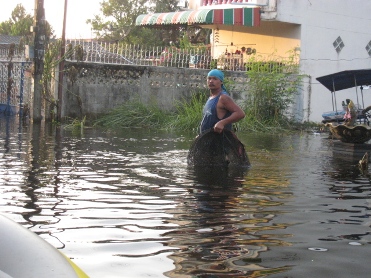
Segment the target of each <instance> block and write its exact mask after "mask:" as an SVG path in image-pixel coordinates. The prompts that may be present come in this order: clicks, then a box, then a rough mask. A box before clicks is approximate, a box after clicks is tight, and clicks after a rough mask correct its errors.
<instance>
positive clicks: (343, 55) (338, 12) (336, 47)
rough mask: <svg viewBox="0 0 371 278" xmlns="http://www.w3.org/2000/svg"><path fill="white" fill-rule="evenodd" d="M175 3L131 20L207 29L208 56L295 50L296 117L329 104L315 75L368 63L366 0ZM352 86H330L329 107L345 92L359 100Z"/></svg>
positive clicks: (312, 115) (317, 115)
mask: <svg viewBox="0 0 371 278" xmlns="http://www.w3.org/2000/svg"><path fill="white" fill-rule="evenodd" d="M180 5H181V11H180V12H179V13H163V14H154V15H143V16H140V17H138V19H137V23H136V24H137V25H163V24H183V25H184V24H186V25H198V26H200V27H202V28H208V29H212V35H211V39H210V42H211V50H212V55H213V57H214V58H218V57H219V56H221V55H228V54H230V55H233V54H235V53H238V54H240V53H242V54H243V55H242V59H247V58H248V57H247V56H248V55H251V54H256V55H260V56H267V57H268V56H270V55H272V54H274V55H277V56H281V57H287V56H288V55H289V54H288V53H289V52H292V51H293V50H296V51H299V57H300V69H301V73H302V74H305V75H306V76H307V78H305V79H304V84H303V87H302V88H300V90H299V96H298V98H297V101H296V107H295V114H296V117H297V119H298V120H301V121H313V122H320V121H321V120H322V113H324V112H326V111H331V110H333V101H332V99H333V97H332V96H333V94H331V92H330V91H329V90H328V89H326V88H325V87H324V86H323V85H322V84H320V83H319V82H318V81H317V80H316V78H317V77H320V76H323V75H327V74H331V73H334V72H339V71H344V70H354V69H365V68H371V29H370V28H368V26H370V25H371V24H370V23H371V22H370V21H371V16H370V14H371V1H368V0H326V1H322V0H295V1H293V0H236V1H231V0H190V1H189V3H187V2H182V1H181V2H180ZM145 17H146V20H145ZM237 58H238V59H241V58H240V56H236V59H237ZM359 85H369V84H359ZM355 90H356V89H355V88H353V89H347V90H342V91H338V92H336V98H337V104H338V107H335V109H342V107H341V102H342V100H345V99H346V98H350V99H353V101H354V102H355V103H357V102H358V101H359V102H360V100H357V97H356V93H355ZM359 105H360V106H362V103H359ZM364 105H365V106H369V105H371V90H370V91H369V94H368V91H365V93H364Z"/></svg>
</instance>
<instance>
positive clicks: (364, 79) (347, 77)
mask: <svg viewBox="0 0 371 278" xmlns="http://www.w3.org/2000/svg"><path fill="white" fill-rule="evenodd" d="M316 79H317V80H318V81H319V82H320V83H321V84H322V85H323V86H325V87H326V88H327V89H328V90H330V91H331V92H335V91H340V90H344V89H349V88H353V87H357V86H362V85H363V86H365V85H371V69H362V70H345V71H340V72H337V73H333V74H329V75H325V76H321V77H318V78H316Z"/></svg>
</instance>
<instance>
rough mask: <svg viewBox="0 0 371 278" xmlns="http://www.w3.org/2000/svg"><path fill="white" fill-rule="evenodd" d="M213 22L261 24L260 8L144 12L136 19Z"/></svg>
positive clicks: (148, 22)
mask: <svg viewBox="0 0 371 278" xmlns="http://www.w3.org/2000/svg"><path fill="white" fill-rule="evenodd" d="M211 24H219V25H240V26H250V27H253V26H260V8H255V7H254V8H238V9H201V10H197V11H182V12H171V13H155V14H142V15H140V16H138V17H137V19H136V21H135V25H136V26H155V25H157V26H158V25H160V26H162V25H211Z"/></svg>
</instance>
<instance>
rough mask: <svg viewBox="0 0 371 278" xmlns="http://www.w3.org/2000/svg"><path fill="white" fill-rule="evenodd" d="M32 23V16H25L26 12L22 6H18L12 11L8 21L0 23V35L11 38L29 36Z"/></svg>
mask: <svg viewBox="0 0 371 278" xmlns="http://www.w3.org/2000/svg"><path fill="white" fill-rule="evenodd" d="M32 23H33V18H32V16H31V15H30V14H26V10H25V8H24V7H23V6H22V4H18V5H17V6H16V7H15V8H14V10H13V11H12V14H11V17H10V18H9V20H7V21H4V22H1V23H0V34H3V35H11V36H27V35H30V27H31V26H32Z"/></svg>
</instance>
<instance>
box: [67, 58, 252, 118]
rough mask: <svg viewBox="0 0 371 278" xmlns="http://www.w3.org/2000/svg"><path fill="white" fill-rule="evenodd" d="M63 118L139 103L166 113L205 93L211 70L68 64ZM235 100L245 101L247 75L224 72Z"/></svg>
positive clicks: (97, 112)
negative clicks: (179, 104) (129, 102)
mask: <svg viewBox="0 0 371 278" xmlns="http://www.w3.org/2000/svg"><path fill="white" fill-rule="evenodd" d="M65 70H66V71H65V72H66V73H65V75H64V84H63V105H62V107H63V108H62V117H71V118H81V117H83V116H87V117H88V118H95V117H97V116H99V115H100V114H104V113H106V112H108V111H109V110H111V109H113V108H115V107H117V106H119V105H120V104H123V103H125V102H127V101H130V100H134V99H140V100H141V102H143V103H145V104H156V105H158V106H159V107H162V108H163V109H166V110H171V109H174V107H175V105H176V103H177V101H179V100H181V99H183V98H189V97H190V95H191V93H192V92H194V91H199V90H204V91H205V93H208V91H207V87H206V77H207V73H208V72H209V71H208V70H202V69H189V68H168V67H153V66H131V65H116V64H115V65H109V64H93V63H81V62H80V63H72V62H66V63H65ZM224 73H225V78H226V80H230V81H232V84H233V85H230V86H228V90H229V93H230V94H231V96H232V97H233V99H234V100H236V101H237V102H238V101H243V100H244V99H245V98H246V86H247V82H248V78H247V75H246V73H245V72H228V71H226V72H224Z"/></svg>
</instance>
